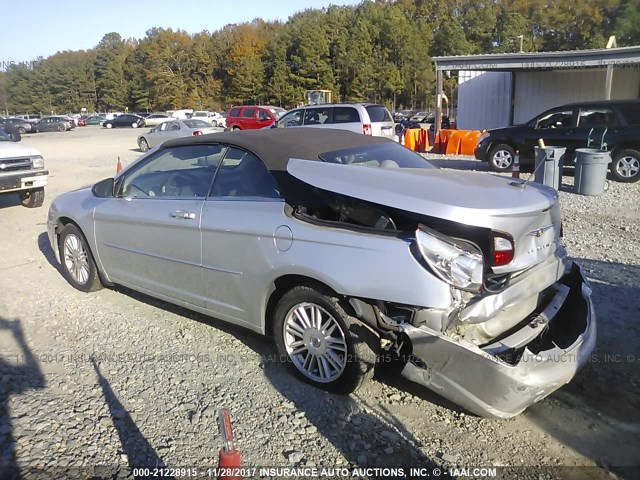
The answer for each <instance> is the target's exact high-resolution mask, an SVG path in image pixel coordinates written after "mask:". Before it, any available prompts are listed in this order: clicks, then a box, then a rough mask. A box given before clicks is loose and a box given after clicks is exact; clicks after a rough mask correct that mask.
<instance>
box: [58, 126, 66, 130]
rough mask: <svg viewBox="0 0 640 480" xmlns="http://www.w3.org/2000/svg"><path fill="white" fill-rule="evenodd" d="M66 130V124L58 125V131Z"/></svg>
mask: <svg viewBox="0 0 640 480" xmlns="http://www.w3.org/2000/svg"><path fill="white" fill-rule="evenodd" d="M65 130H66V128H65V126H64V125H58V131H59V132H64V131H65Z"/></svg>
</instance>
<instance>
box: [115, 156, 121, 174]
mask: <svg viewBox="0 0 640 480" xmlns="http://www.w3.org/2000/svg"><path fill="white" fill-rule="evenodd" d="M121 171H122V162H121V161H120V157H118V164H117V165H116V173H120V172H121Z"/></svg>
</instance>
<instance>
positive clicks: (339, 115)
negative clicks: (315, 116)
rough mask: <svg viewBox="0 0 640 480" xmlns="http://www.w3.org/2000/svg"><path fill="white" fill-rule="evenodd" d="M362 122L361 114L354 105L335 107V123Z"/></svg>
mask: <svg viewBox="0 0 640 480" xmlns="http://www.w3.org/2000/svg"><path fill="white" fill-rule="evenodd" d="M352 122H360V115H359V114H358V111H357V110H356V109H355V108H353V107H335V108H334V109H333V123H352Z"/></svg>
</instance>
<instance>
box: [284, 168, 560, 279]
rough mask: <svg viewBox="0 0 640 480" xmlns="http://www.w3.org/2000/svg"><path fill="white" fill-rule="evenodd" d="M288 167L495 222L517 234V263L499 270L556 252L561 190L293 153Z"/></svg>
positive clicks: (329, 183) (371, 196)
mask: <svg viewBox="0 0 640 480" xmlns="http://www.w3.org/2000/svg"><path fill="white" fill-rule="evenodd" d="M287 171H288V172H289V173H290V174H291V175H293V176H294V177H296V178H298V179H299V180H302V181H303V182H305V183H307V184H309V185H312V186H314V187H317V188H320V189H322V190H327V191H330V192H333V193H337V194H341V195H346V196H350V197H353V198H357V199H360V200H364V201H367V202H371V203H375V204H378V205H381V206H383V207H384V206H389V207H393V208H397V209H400V210H404V211H408V212H414V213H418V214H421V215H426V216H430V217H436V218H442V219H446V220H449V221H453V222H457V223H461V224H464V225H472V226H477V227H483V228H490V229H491V230H494V231H499V232H503V233H507V234H509V235H511V237H513V240H514V245H515V256H514V259H513V261H512V262H511V263H509V264H508V265H505V266H503V267H495V268H494V269H493V270H494V272H495V273H507V272H513V271H517V270H522V269H525V268H528V267H530V266H532V265H535V264H537V263H539V262H541V261H543V260H544V259H545V258H547V257H548V256H549V255H551V254H553V252H555V250H556V248H557V247H558V245H559V241H560V210H559V204H558V194H557V192H556V191H555V190H553V189H551V188H548V187H545V186H543V185H539V184H531V183H530V184H527V185H526V186H524V187H522V186H521V185H513V183H516V184H517V183H518V182H513V181H512V180H511V179H510V178H506V177H501V176H498V175H491V174H487V173H479V172H461V171H457V172H456V171H448V170H440V169H422V168H368V167H362V166H354V165H339V164H333V163H325V162H311V161H308V160H299V159H290V160H289V163H288V165H287Z"/></svg>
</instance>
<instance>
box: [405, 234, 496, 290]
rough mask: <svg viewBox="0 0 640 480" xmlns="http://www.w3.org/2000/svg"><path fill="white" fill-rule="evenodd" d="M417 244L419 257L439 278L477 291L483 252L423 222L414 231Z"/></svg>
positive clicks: (455, 285)
mask: <svg viewBox="0 0 640 480" xmlns="http://www.w3.org/2000/svg"><path fill="white" fill-rule="evenodd" d="M416 243H417V245H418V249H419V250H420V253H421V254H422V258H424V260H425V261H426V262H427V264H428V265H429V267H431V269H432V270H433V271H434V273H435V274H436V275H437V276H439V277H440V278H441V279H442V280H444V281H445V282H447V283H449V284H450V285H453V286H454V287H457V288H460V289H462V290H469V291H478V290H480V288H481V287H482V279H483V270H484V265H483V260H482V252H481V251H480V250H479V249H478V248H477V247H476V246H475V245H473V244H471V243H468V242H465V241H463V240H458V239H453V238H449V237H446V236H445V235H442V234H441V233H439V232H436V231H435V230H432V229H430V228H428V227H425V226H424V225H419V226H418V229H417V230H416Z"/></svg>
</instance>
